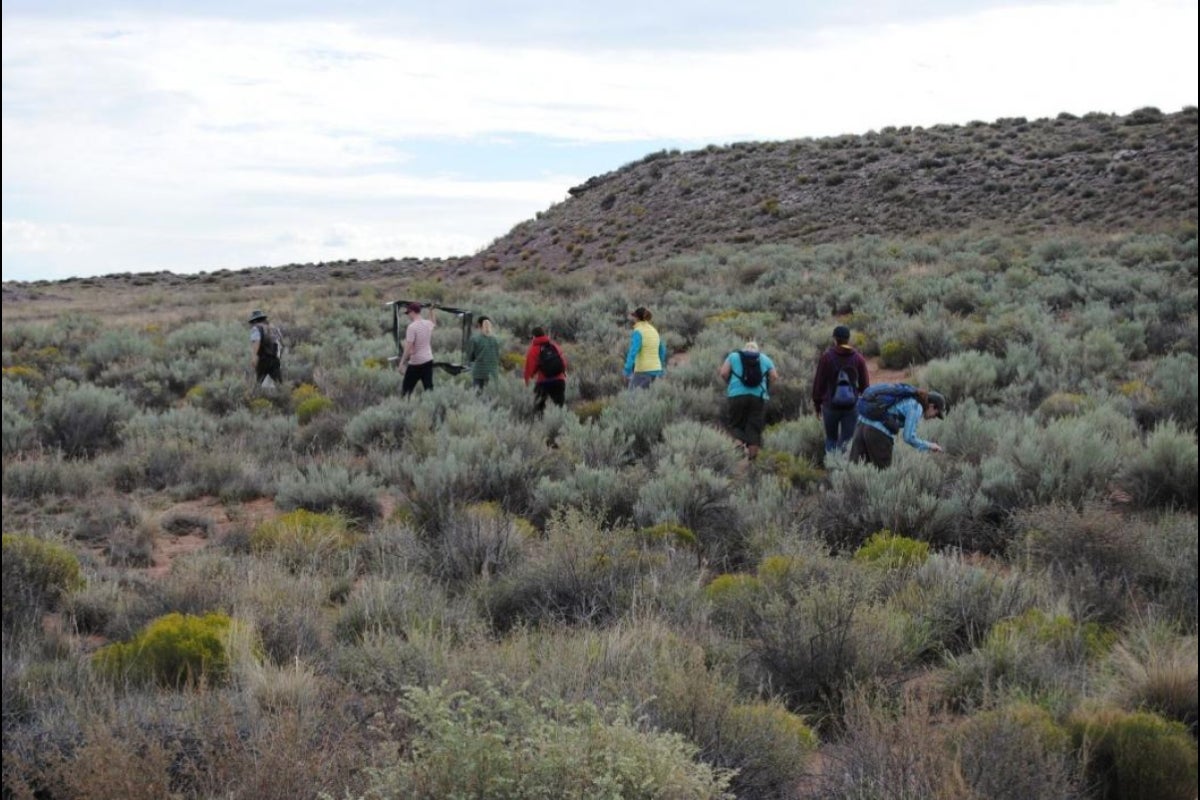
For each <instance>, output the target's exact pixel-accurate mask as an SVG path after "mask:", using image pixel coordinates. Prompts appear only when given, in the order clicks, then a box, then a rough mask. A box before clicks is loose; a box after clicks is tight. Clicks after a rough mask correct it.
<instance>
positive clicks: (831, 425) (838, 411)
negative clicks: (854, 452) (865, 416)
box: [821, 406, 858, 453]
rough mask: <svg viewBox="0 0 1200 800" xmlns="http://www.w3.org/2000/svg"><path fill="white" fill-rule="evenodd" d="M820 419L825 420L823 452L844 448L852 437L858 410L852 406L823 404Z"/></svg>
mask: <svg viewBox="0 0 1200 800" xmlns="http://www.w3.org/2000/svg"><path fill="white" fill-rule="evenodd" d="M821 419H822V420H823V421H824V422H825V452H826V453H832V452H833V451H834V450H845V449H846V445H847V444H849V443H850V440H851V439H852V438H853V437H854V426H855V424H856V423H857V422H858V411H857V410H855V409H853V408H830V407H829V406H825V407H824V408H822V409H821Z"/></svg>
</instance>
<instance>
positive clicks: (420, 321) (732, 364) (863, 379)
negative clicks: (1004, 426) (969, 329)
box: [249, 303, 948, 469]
mask: <svg viewBox="0 0 1200 800" xmlns="http://www.w3.org/2000/svg"><path fill="white" fill-rule="evenodd" d="M426 309H428V312H429V313H428V315H425V314H424V313H423V312H424V311H425V310H426ZM436 311H437V306H436V305H434V304H432V303H427V304H422V303H408V304H406V305H405V308H404V313H405V315H406V316H407V317H408V325H407V327H406V328H405V332H404V342H403V345H402V350H401V354H400V357H399V361H398V364H397V366H398V368H399V369H400V370H402V371H403V372H404V377H403V380H402V382H401V388H400V393H401V395H402V396H405V397H407V396H408V395H410V394H412V392H413V391H414V390H415V389H416V386H417V384H418V383H420V384H421V385H422V386H423V387H424V388H425V389H426V390H429V389H432V388H433V367H434V358H433V344H432V343H433V331H434V328H435V327H436V326H437V317H436ZM629 319H630V323H631V326H632V331H631V335H630V340H629V347H628V349H627V351H626V353H625V363H624V368H623V372H624V376H625V382H626V385H627V386H628V387H629V388H630V389H632V390H637V389H647V388H649V387H650V386H651V385H652V384H653V383H654V382H655V381H656V380H657V379H659V378H661V377H662V376H663V375H664V374H666V367H667V348H666V344H665V342H664V341H663V339H662V337H661V336H660V335H659V333H658V329H657V328H655V327H654V325H653V324H652V319H653V315H652V314H651V313H650V310H649V309H647V308H645V307H644V306H639V307H638V308H636V309H634V310H633V311H632V312H630V314H629ZM249 321H250V326H251V333H250V342H251V351H252V355H251V358H252V361H253V363H254V370H255V378H256V382H257V383H258V384H259V385H262V384H264V383H265V382H266V381H268V380H269V381H273V382H274V383H276V384H278V383H280V382H281V357H282V351H283V339H282V336H281V335H280V332H279V329H278V328H276V327H275V326H273V325H271V324H270V322H269V321H268V319H267V315H266V314H264V313H263V312H262V311H259V310H255V311H254V312H253V313H252V314H251V315H250V320H249ZM531 334H532V338H531V340H530V342H529V348H528V349H527V350H526V353H525V366H524V370H523V373H522V374H523V377H524V380H525V384H526V385H527V386H528V385H529V383H530V382H532V383H533V393H534V405H535V409H536V411H537V413H538V414H541V413H543V412H544V411H545V408H546V402H547V401H549V402H552V403H554V404H555V405H556V406H562V405H563V404H564V403H565V401H566V386H567V356H566V354H565V353H564V352H563V349H562V347H561V346H560V345H559V344H558V342H556V341H554V340H553V339H552V338H551V337H550V335H549V333H548V332H547V331H546V329H545V328H543V327H541V326H539V327H535V328H534V329H533V330H532V331H531ZM850 338H851V336H850V329H849V328H848V327H847V326H845V325H838V326H837V327H835V328H834V329H833V341H832V344H831V345H830V346H829V347H828V348H827V349H826V350H825V351H824V352H822V353H821V356H820V358H819V359H818V360H817V365H816V372H815V374H814V376H813V382H812V401H813V408H814V410H815V412H816V415H817V416H818V417H819V418H820V419H821V420H822V423H823V425H824V428H825V452H826V453H834V452H840V451H844V450H846V448H847V446H849V458H850V460H851V461H853V462H861V463H869V464H873V465H874V466H876V467H879V468H881V469H882V468H886V467H889V466H891V463H892V453H893V449H894V447H895V440H896V436H897V435H899V436H900V437H901V438H902V439H903V440H904V441H905V442H906V443H907V444H909V445H910V446H912V447H913V448H915V449H917V450H919V451H922V452H933V453H940V452H942V447H941V446H940V445H939V444H937V443H936V442H930V441H926V440H925V439H922V438H921V437H919V436H918V435H917V425H918V423H919V422H921V420H924V419H933V418H942V417H944V416H945V414H946V411H947V410H948V406H947V402H946V398H945V397H944V396H943V395H942V394H940V393H938V392H935V391H930V390H928V389H923V388H918V387H916V386H912V385H910V384H907V383H882V384H872V383H871V380H870V375H869V370H868V366H867V361H866V359H865V358H864V357H863V355H862V353H860V352H859V351H858V350H857V349H856V348H855V347H854V346H853V345H852V344H851V343H850ZM465 355H466V361H467V365H468V367H469V369H470V371H471V381H472V384H473V385H474V387H475V388H476V389H477V390H480V391H482V390H483V389H485V388H486V387H487V384H488V382H489V381H491V380H493V379H494V378H496V376H497V375H499V371H500V343H499V341H498V340H497V338H496V336H495V334H494V332H493V325H492V321H491V319H490V318H489V317H486V316H481V317H479V318H478V319H477V320H476V321H475V331H474V332H473V334H472V336H471V337H470V340H469V342H468V344H467V347H466V351H465ZM717 374H718V375H719V376H720V378H721V380H722V381H723V382H724V383H725V386H726V389H725V395H726V402H727V418H728V424H729V430H730V433H731V434H732V435H733V437H734V439H736V440H737V443H738V446H739V447H741V448H743V450H744V452H745V455H746V457H747V458H748V459H749V460H753V459H755V458H756V457H757V456H758V453H759V450H760V449H761V447H762V436H763V430H764V428H765V427H766V404H767V401H768V399H769V398H770V389H771V387H772V386H773V385H777V384H778V382H779V380H780V379H779V374H778V371H777V370H776V368H775V362H774V361H773V360H772V359H771V357H770V356H768V355H767V354H766V353H763V352H762V351H761V349H760V348H759V345H758V342H756V341H753V340H750V341H747V342H745V343H744V344H743V345H742V347H741V348H740V349H738V350H734V351H733V352H731V353H729V354H728V355H727V356H726V357H725V359H724V361H723V362H722V363H721V366H720V367H719V368H718V370H717Z"/></svg>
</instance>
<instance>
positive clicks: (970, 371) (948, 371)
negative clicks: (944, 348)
mask: <svg viewBox="0 0 1200 800" xmlns="http://www.w3.org/2000/svg"><path fill="white" fill-rule="evenodd" d="M1001 368H1002V362H1001V360H1000V359H999V358H997V357H996V356H994V355H991V354H990V353H978V352H975V351H967V352H964V353H956V354H955V355H952V356H948V357H946V358H941V359H937V360H935V361H930V362H929V363H928V364H926V365H925V367H924V369H922V370H921V377H920V383H921V385H922V386H932V387H935V388H936V389H937V390H938V391H939V392H941V393H942V394H944V395H945V396H946V399H948V400H949V401H950V403H951V404H952V405H957V404H958V403H961V402H962V401H964V400H966V399H967V398H972V399H974V400H975V401H976V402H977V403H987V402H990V401H991V400H993V399H995V395H996V389H997V385H998V382H999V380H1000V370H1001ZM955 410H956V411H957V408H956V409H955Z"/></svg>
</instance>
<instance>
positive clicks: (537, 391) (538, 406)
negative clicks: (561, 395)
mask: <svg viewBox="0 0 1200 800" xmlns="http://www.w3.org/2000/svg"><path fill="white" fill-rule="evenodd" d="M533 410H534V412H536V413H537V415H538V416H541V415H542V414H543V413H544V412H545V411H546V384H544V383H535V384H534V385H533Z"/></svg>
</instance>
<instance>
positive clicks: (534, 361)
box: [525, 336, 567, 383]
mask: <svg viewBox="0 0 1200 800" xmlns="http://www.w3.org/2000/svg"><path fill="white" fill-rule="evenodd" d="M545 343H548V344H549V345H550V346H551V347H553V348H554V349H555V350H557V351H558V357H559V358H561V359H562V362H563V371H562V374H560V375H555V376H553V377H551V378H547V377H545V376H544V375H542V374H541V372H539V371H538V353H539V352H541V349H542V345H543V344H545ZM534 378H536V382H537V383H547V382H549V381H565V380H566V379H567V355H566V353H564V352H563V351H562V348H561V347H559V346H558V343H557V342H554V341H551V340H550V337H549V336H535V337H534V338H533V341H531V342H530V343H529V350H528V351H527V352H526V353H525V383H529V381H530V380H531V379H534Z"/></svg>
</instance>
